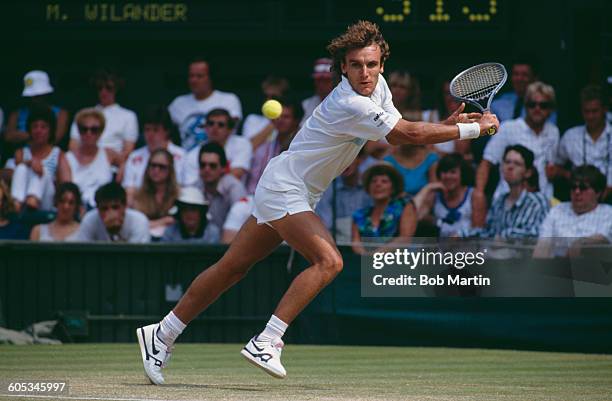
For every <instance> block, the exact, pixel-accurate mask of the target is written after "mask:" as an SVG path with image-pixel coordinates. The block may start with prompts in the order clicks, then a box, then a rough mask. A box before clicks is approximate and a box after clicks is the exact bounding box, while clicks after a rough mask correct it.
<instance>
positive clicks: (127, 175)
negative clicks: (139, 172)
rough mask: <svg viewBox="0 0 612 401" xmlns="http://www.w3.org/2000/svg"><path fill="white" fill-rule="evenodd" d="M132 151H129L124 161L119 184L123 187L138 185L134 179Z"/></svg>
mask: <svg viewBox="0 0 612 401" xmlns="http://www.w3.org/2000/svg"><path fill="white" fill-rule="evenodd" d="M134 175H135V174H134V153H133V152H132V153H130V155H129V156H128V159H127V161H126V162H125V172H124V173H123V180H122V181H121V186H122V187H123V188H134V187H139V185H136V183H135V182H134V181H136V180H135V178H134Z"/></svg>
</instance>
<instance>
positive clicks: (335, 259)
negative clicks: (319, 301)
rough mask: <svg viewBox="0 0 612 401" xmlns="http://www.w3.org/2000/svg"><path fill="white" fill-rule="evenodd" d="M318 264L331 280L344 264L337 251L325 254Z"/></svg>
mask: <svg viewBox="0 0 612 401" xmlns="http://www.w3.org/2000/svg"><path fill="white" fill-rule="evenodd" d="M318 264H319V265H320V268H321V270H322V271H323V272H324V274H325V276H326V278H327V279H328V280H332V279H333V278H334V277H336V276H337V275H338V274H339V273H340V272H341V271H342V268H343V266H344V262H343V261H342V257H341V256H340V255H339V254H337V253H334V254H331V255H325V256H324V257H323V258H321V260H320V261H319V263H318Z"/></svg>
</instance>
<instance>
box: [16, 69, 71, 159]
mask: <svg viewBox="0 0 612 401" xmlns="http://www.w3.org/2000/svg"><path fill="white" fill-rule="evenodd" d="M53 90H54V89H53V86H51V83H50V81H49V75H48V74H47V73H46V72H44V71H38V70H35V71H30V72H28V73H27V74H25V76H24V77H23V92H22V93H21V96H23V97H24V98H25V100H26V104H25V105H24V106H23V107H20V108H19V109H17V110H15V111H13V112H12V113H11V114H10V115H9V118H8V122H7V125H6V132H5V133H4V140H5V141H6V142H7V143H11V144H13V145H14V146H13V149H12V151H14V150H15V149H14V148H15V145H16V146H17V147H21V146H22V145H23V144H25V142H26V141H27V140H28V138H29V135H28V129H27V127H26V122H27V120H28V116H29V114H30V110H31V108H32V106H33V105H35V104H40V105H44V106H47V107H49V108H50V109H51V110H52V111H53V113H54V114H55V118H56V128H55V143H56V144H60V143H62V139H63V138H64V136H65V134H66V131H67V130H68V112H67V111H66V110H64V109H62V108H60V107H59V106H53V105H51V103H50V100H49V95H50V94H51V93H53ZM11 153H12V152H11Z"/></svg>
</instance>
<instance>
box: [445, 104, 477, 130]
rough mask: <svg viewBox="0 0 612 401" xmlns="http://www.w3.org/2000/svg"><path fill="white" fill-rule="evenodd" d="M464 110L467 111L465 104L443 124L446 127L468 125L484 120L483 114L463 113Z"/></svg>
mask: <svg viewBox="0 0 612 401" xmlns="http://www.w3.org/2000/svg"><path fill="white" fill-rule="evenodd" d="M463 110H465V103H461V104H460V105H459V107H457V109H456V110H455V111H453V114H451V115H450V116H449V117H448V118H447V119H446V120H444V121H443V122H442V123H443V124H444V125H455V124H457V123H463V124H467V123H474V122H477V121H478V120H479V119H480V118H482V114H480V113H463Z"/></svg>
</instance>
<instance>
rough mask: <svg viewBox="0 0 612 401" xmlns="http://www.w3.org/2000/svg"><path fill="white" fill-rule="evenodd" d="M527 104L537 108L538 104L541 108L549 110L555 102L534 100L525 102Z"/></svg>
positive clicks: (530, 107)
mask: <svg viewBox="0 0 612 401" xmlns="http://www.w3.org/2000/svg"><path fill="white" fill-rule="evenodd" d="M525 106H526V107H527V108H528V109H535V108H536V107H537V106H539V107H540V109H542V110H548V109H552V107H553V104H552V102H532V101H529V102H525Z"/></svg>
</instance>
